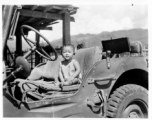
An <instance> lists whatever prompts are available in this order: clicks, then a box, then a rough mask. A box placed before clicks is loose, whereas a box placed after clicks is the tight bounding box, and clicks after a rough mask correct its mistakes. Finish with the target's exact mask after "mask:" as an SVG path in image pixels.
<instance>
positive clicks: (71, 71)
mask: <svg viewBox="0 0 152 120" xmlns="http://www.w3.org/2000/svg"><path fill="white" fill-rule="evenodd" d="M61 54H62V56H63V58H64V60H63V61H61V63H60V67H59V79H60V80H61V84H60V85H61V86H63V85H72V84H76V83H80V78H81V75H80V65H79V63H78V61H76V60H75V59H73V55H74V54H75V47H74V46H73V45H71V44H69V45H65V46H63V48H62V51H61Z"/></svg>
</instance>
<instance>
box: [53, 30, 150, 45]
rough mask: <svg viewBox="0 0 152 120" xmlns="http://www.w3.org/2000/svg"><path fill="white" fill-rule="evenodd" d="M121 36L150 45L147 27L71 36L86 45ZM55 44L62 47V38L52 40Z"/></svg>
mask: <svg viewBox="0 0 152 120" xmlns="http://www.w3.org/2000/svg"><path fill="white" fill-rule="evenodd" d="M121 37H128V38H129V40H130V42H132V41H140V42H141V43H142V44H143V46H147V45H148V30H147V29H130V30H120V31H113V32H102V33H100V34H79V35H74V36H71V42H72V44H74V45H75V46H77V45H78V44H84V45H85V47H91V46H100V45H101V41H102V40H108V39H111V38H113V39H115V38H121ZM52 44H53V46H55V47H60V46H61V45H62V41H61V39H59V40H55V41H53V42H52Z"/></svg>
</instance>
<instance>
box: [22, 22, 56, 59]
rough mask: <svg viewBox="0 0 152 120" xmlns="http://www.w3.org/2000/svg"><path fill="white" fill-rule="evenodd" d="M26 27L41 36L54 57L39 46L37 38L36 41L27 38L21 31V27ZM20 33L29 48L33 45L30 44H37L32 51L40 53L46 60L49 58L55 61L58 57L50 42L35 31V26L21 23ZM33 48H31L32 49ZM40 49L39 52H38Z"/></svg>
mask: <svg viewBox="0 0 152 120" xmlns="http://www.w3.org/2000/svg"><path fill="white" fill-rule="evenodd" d="M24 28H26V29H30V30H32V31H34V32H35V33H36V34H38V35H39V36H40V37H41V38H43V39H44V40H45V41H46V43H47V44H48V45H49V46H50V49H51V50H52V51H53V53H54V55H55V57H54V59H53V58H52V57H51V56H50V55H49V54H48V53H47V52H46V51H45V50H44V49H43V48H42V47H41V46H40V44H39V42H38V40H36V42H34V41H32V40H30V39H29V38H27V37H26V36H25V34H24V32H23V29H24ZM21 33H22V35H23V38H24V39H25V41H26V42H27V43H28V44H29V46H30V47H31V49H32V48H33V46H32V45H31V44H30V43H32V44H34V46H36V45H37V44H38V45H37V47H36V49H34V51H36V52H37V53H38V54H39V55H41V56H42V57H44V58H45V59H47V60H50V61H55V60H56V59H57V58H58V55H57V52H56V51H55V49H54V48H53V47H52V45H51V44H50V42H49V41H48V40H47V39H46V38H45V37H44V36H43V35H42V34H41V33H40V32H39V31H37V30H36V29H35V28H33V27H31V26H28V25H22V26H21ZM32 50H33V49H32ZM40 51H41V52H40Z"/></svg>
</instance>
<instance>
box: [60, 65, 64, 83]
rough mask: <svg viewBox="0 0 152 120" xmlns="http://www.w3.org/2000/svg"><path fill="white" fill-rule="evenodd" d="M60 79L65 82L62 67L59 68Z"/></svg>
mask: <svg viewBox="0 0 152 120" xmlns="http://www.w3.org/2000/svg"><path fill="white" fill-rule="evenodd" d="M59 78H60V80H61V82H64V78H63V74H62V71H61V65H60V66H59Z"/></svg>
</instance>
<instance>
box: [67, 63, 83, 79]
mask: <svg viewBox="0 0 152 120" xmlns="http://www.w3.org/2000/svg"><path fill="white" fill-rule="evenodd" d="M73 65H74V67H75V69H76V71H75V73H74V74H73V75H72V76H71V77H70V80H73V79H74V78H76V77H77V76H78V75H79V74H80V71H81V70H80V65H79V63H78V61H75V62H74V64H73Z"/></svg>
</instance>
